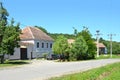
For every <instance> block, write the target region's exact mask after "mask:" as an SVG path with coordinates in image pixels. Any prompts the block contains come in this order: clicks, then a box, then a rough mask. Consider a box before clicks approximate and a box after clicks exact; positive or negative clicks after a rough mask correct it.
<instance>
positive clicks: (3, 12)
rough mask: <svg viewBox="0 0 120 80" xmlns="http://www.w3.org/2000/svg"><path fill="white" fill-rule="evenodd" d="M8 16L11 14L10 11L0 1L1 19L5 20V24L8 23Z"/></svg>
mask: <svg viewBox="0 0 120 80" xmlns="http://www.w3.org/2000/svg"><path fill="white" fill-rule="evenodd" d="M7 16H9V13H8V12H7V10H6V9H5V8H4V7H3V5H2V2H0V21H4V26H5V25H7Z"/></svg>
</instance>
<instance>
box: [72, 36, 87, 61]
mask: <svg viewBox="0 0 120 80" xmlns="http://www.w3.org/2000/svg"><path fill="white" fill-rule="evenodd" d="M71 50H72V55H71V56H70V57H71V58H72V57H74V58H75V59H76V60H80V59H86V52H87V50H88V46H87V44H86V42H85V40H84V39H83V37H82V36H79V37H78V38H76V40H75V42H74V43H73V44H72V47H71Z"/></svg>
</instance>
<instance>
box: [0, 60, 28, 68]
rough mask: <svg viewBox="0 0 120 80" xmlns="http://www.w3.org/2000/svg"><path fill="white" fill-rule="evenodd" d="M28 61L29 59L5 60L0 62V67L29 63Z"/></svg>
mask: <svg viewBox="0 0 120 80" xmlns="http://www.w3.org/2000/svg"><path fill="white" fill-rule="evenodd" d="M29 62H30V61H29V60H6V61H5V62H4V64H0V68H3V67H12V66H18V65H24V64H29Z"/></svg>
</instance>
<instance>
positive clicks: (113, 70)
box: [49, 62, 120, 80]
mask: <svg viewBox="0 0 120 80" xmlns="http://www.w3.org/2000/svg"><path fill="white" fill-rule="evenodd" d="M49 80H120V62H119V63H114V64H110V65H107V66H104V67H100V68H95V69H92V70H88V71H85V72H80V73H75V74H70V75H64V76H61V77H55V78H51V79H49Z"/></svg>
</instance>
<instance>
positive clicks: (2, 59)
mask: <svg viewBox="0 0 120 80" xmlns="http://www.w3.org/2000/svg"><path fill="white" fill-rule="evenodd" d="M0 62H1V64H3V63H4V54H3V55H2V56H1V60H0Z"/></svg>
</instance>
